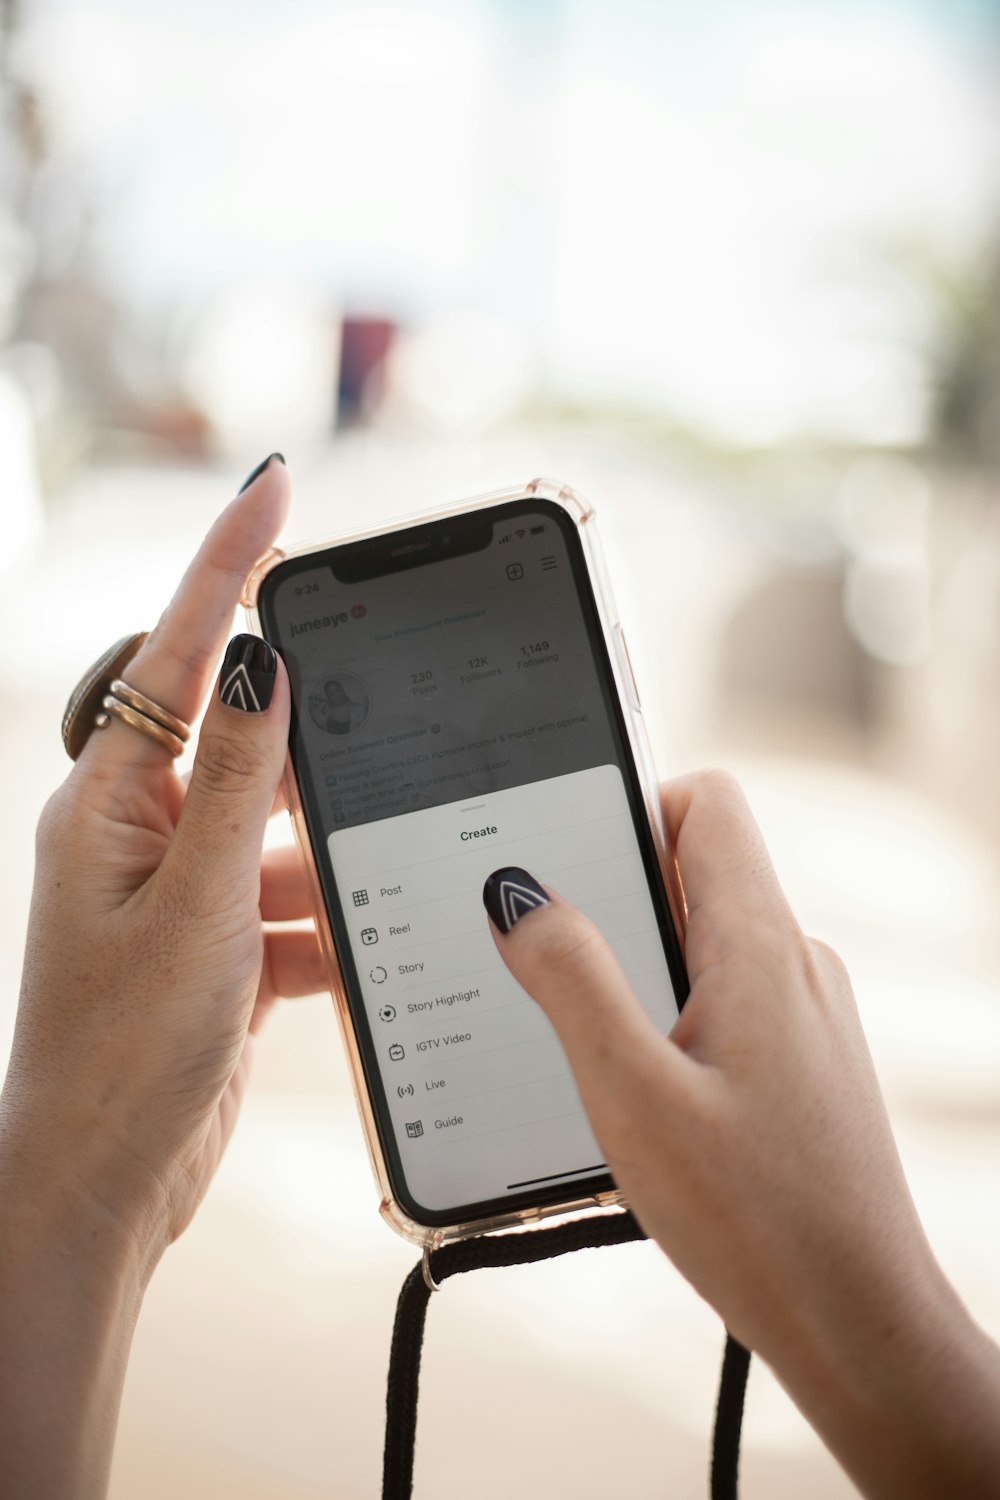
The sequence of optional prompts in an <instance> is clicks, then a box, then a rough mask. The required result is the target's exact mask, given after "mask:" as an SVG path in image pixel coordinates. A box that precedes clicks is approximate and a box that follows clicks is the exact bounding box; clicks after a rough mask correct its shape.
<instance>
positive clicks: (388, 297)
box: [0, 0, 1000, 1500]
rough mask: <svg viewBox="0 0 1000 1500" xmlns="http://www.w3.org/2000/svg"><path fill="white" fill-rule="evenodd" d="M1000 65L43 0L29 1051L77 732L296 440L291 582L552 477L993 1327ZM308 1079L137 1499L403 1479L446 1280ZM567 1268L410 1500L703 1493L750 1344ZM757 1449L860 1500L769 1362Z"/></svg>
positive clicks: (174, 1308)
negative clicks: (843, 1028)
mask: <svg viewBox="0 0 1000 1500" xmlns="http://www.w3.org/2000/svg"><path fill="white" fill-rule="evenodd" d="M998 75H1000V13H998V11H997V8H996V6H995V5H994V4H993V3H992V0H865V3H860V0H859V3H851V0H798V3H795V4H790V3H778V0H741V3H738V4H737V3H726V0H706V3H703V4H701V5H699V6H691V5H685V4H682V3H681V0H660V3H654V0H615V3H614V4H611V3H601V0H461V3H459V0H406V3H399V4H386V3H382V0H364V3H361V0H282V3H281V4H280V5H278V4H276V3H268V0H197V3H196V0H173V4H171V5H170V6H168V7H147V6H137V5H135V4H133V3H129V0H88V4H87V5H85V6H84V5H80V4H78V3H74V0H2V3H0V460H2V465H3V470H2V472H3V485H2V495H3V499H2V515H3V526H4V533H5V537H4V542H5V545H4V548H3V556H2V559H0V631H2V635H3V639H4V642H5V645H4V649H3V653H2V663H0V679H2V688H3V692H4V696H5V701H6V702H7V703H8V712H7V715H6V722H5V727H4V730H3V737H2V741H0V747H2V757H3V761H2V766H3V773H4V774H3V780H2V786H3V791H2V793H0V795H2V798H3V808H2V816H3V827H4V834H5V842H6V847H7V857H6V859H5V861H4V872H3V876H2V892H0V894H2V901H0V924H2V935H3V942H2V944H0V978H2V981H3V982H2V985H0V1041H2V1043H3V1049H4V1053H5V1052H6V1047H7V1045H8V1043H9V1037H10V1032H11V1028H12V1025H13V1015H14V1006H15V996H16V992H17V983H18V976H19V965H20V948H21V943H22V939H23V932H24V925H25V921H26V917H27V904H28V894H29V888H30V871H31V864H32V832H33V826H34V822H35V819H36V817H37V814H38V811H39V809H40V807H41V804H42V802H43V801H44V799H45V797H46V796H47V794H48V792H49V791H50V790H51V789H52V787H53V786H54V785H55V784H56V783H57V782H58V781H59V780H60V779H61V778H62V776H63V775H64V773H65V771H66V768H67V767H66V762H65V760H64V757H63V753H62V749H61V746H60V743H59V734H58V724H59V716H60V713H61V710H62V707H63V704H64V702H65V699H66V696H67V694H68V692H69V690H70V688H71V687H72V686H73V684H74V683H75V681H76V679H77V677H78V676H79V674H80V673H81V671H82V670H83V668H84V667H85V666H86V665H87V664H88V663H89V662H90V661H91V659H92V658H93V657H95V656H96V655H97V654H98V652H99V651H100V650H101V649H103V647H104V646H105V645H107V644H108V642H109V641H111V640H113V639H115V638H117V637H118V636H120V635H122V634H124V633H125V632H128V631H132V630H135V629H138V628H141V627H148V626H149V625H150V624H151V623H152V621H153V620H154V619H155V616H156V613H157V611H158V609H159V607H160V605H161V604H162V602H164V601H165V600H166V598H167V597H168V596H169V593H170V591H171V589H172V587H173V584H174V582H175V581H176V578H177V576H178V575H179V572H180V571H181V569H182V567H183V565H184V564H185V562H186V560H187V558H188V557H189V556H190V554H191V552H192V551H193V549H194V547H195V545H196V544H197V541H198V540H199V538H200V536H201V535H202V533H203V531H204V530H205V528H206V527H207V525H208V524H209V522H210V520H211V519H212V517H213V516H214V514H215V513H216V511H217V510H218V509H219V508H221V506H222V505H223V504H224V503H225V501H226V500H227V499H228V498H229V496H230V495H231V494H232V493H233V492H234V491H235V489H236V487H237V486H238V484H239V482H240V480H241V479H242V477H243V475H244V474H245V473H246V471H248V470H249V469H250V468H251V467H253V465H254V464H255V463H256V462H257V461H258V460H259V459H260V458H261V457H263V455H264V454H266V453H267V452H269V451H271V450H272V449H274V448H280V449H281V450H282V451H283V452H284V453H285V455H286V457H287V458H288V461H289V466H290V470H291V473H292V477H293V482H294V485H295V492H296V501H295V508H294V512H293V516H292V519H291V522H290V525H289V529H288V533H287V538H288V540H289V542H292V543H296V542H302V541H305V540H308V539H310V538H313V537H319V536H322V535H324V534H329V533H332V532H334V531H336V530H338V529H341V528H346V527H358V526H360V525H362V524H365V523H369V522H371V523H373V522H375V521H377V520H379V519H381V518H384V517H388V516H392V515H396V514H405V513H406V512H409V511H414V510H417V509H419V508H422V507H426V506H431V505H436V504H440V503H443V502H445V501H449V500H453V499H456V498H460V497H461V496H463V495H470V494H474V493H476V492H478V491H482V490H488V489H492V488H494V487H498V486H501V485H508V484H514V483H516V482H518V481H521V480H527V479H529V478H531V477H533V476H535V475H536V474H539V473H543V474H549V475H554V476H557V477H559V478H561V479H565V480H568V481H570V482H571V483H573V484H575V485H577V486H579V487H581V488H582V489H583V490H584V491H586V492H589V493H590V495H591V496H592V497H593V499H594V500H595V502H596V505H597V509H598V515H599V518H600V523H601V526H602V530H603V534H604V540H605V545H606V549H607V551H608V553H609V562H610V567H611V572H612V577H613V578H614V579H615V581H616V585H617V591H618V596H619V606H620V609H621V613H622V617H623V619H624V622H625V625H626V629H627V631H628V634H629V637H630V642H631V646H632V655H633V658H634V661H635V666H636V673H637V676H638V679H639V682H640V685H641V687H642V689H643V694H644V702H645V707H646V711H647V714H648V718H649V722H650V729H651V733H652V737H653V741H654V747H655V750H656V754H657V758H658V762H659V765H660V768H661V771H662V772H664V773H669V772H674V771H679V770H684V769H688V768H690V767H693V766H696V765H699V764H704V763H707V762H720V763H723V764H726V765H728V766H730V767H731V768H733V769H734V770H735V771H736V772H737V773H738V774H739V775H740V776H741V777H742V778H743V780H744V782H745V784H746V786H747V788H748V791H749V794H750V797H751V800H752V802H753V804H754V806H755V809H756V810H757V812H758V815H759V817H760V821H761V823H762V826H763V828H764V831H765V834H766V836H767V837H768V839H769V841H770V843H771V845H772V848H773V850H774V854H775V859H776V863H777V865H778V869H779V873H780V874H781V876H782V878H783V880H784V882H785V884H786V887H787V889H788V891H789V894H790V896H791V898H792V901H793V904H794V905H795V907H796V909H797V911H798V912H799V914H800V916H801V917H802V920H803V922H804V923H805V924H806V926H807V927H808V929H809V930H811V931H814V932H816V933H817V934H818V935H821V936H822V937H824V938H826V939H827V940H828V941H829V942H831V943H833V944H834V945H835V946H836V947H838V948H839V949H840V951H841V952H842V954H843V955H844V957H845V959H846V960H847V962H848V965H849V967H850V968H851V971H852V973H853V976H854V979H855V984H856V989H857V992H858V996H859V1000H860V1004H861V1007H862V1013H863V1016H864V1020H865V1025H866V1029H867V1031H868V1034H869V1037H870V1040H871V1045H872V1048H873V1051H874V1053H875V1056H876V1061H877V1064H878V1068H879V1072H880V1076H881V1078H882V1081H883V1084H884V1087H885V1090H886V1093H887V1097H888V1100H889V1105H890V1109H891V1112H892V1116H893V1121H894V1124H895V1127H896V1129H897V1132H898V1136H899V1140H900V1148H901V1151H902V1154H903V1157H904V1160H905V1164H906V1167H907V1171H908V1173H909V1176H910V1179H911V1182H912V1185H913V1190H914V1194H915V1196H916V1198H917V1202H918V1206H919V1208H920V1211H921V1214H922V1215H923V1217H924V1220H925V1222H926V1224H927V1227H928V1232H929V1234H930V1236H931V1239H932V1241H933V1243H934V1246H935V1248H936V1250H937V1252H938V1254H939V1256H940V1257H941V1259H942V1261H943V1263H944V1265H945V1267H946V1269H947V1270H948V1272H949V1274H950V1275H951V1276H952V1277H953V1279H954V1280H955V1281H956V1283H957V1284H958V1286H959V1288H960V1290H961V1292H962V1294H963V1295H964V1296H965V1298H966V1299H967V1301H968V1302H969V1304H970V1306H971V1307H972V1309H973V1311H974V1313H975V1314H976V1316H977V1317H978V1318H979V1319H980V1320H981V1321H982V1322H983V1323H984V1324H985V1326H986V1327H987V1328H988V1329H989V1330H990V1331H991V1332H992V1333H993V1334H994V1335H1000V1255H998V1253H997V1252H998V1249H1000V919H998V905H1000V774H998V768H1000V170H998V168H1000V89H998V82H1000V76H998ZM274 837H275V838H278V839H283V838H285V837H287V833H286V831H285V830H284V829H278V830H276V831H275V834H274ZM267 1043H268V1044H267V1046H265V1047H263V1048H262V1049H261V1052H260V1054H259V1060H260V1067H259V1069H258V1072H257V1077H256V1080H255V1088H254V1091H253V1094H252V1097H251V1099H250V1101H249V1104H248V1107H247V1110H246V1117H245V1119H244V1120H243V1122H242V1125H241V1128H240V1130H239V1131H238V1133H237V1137H236V1139H235V1141H234V1143H233V1146H232V1148H231V1150H230V1154H229V1156H228V1158H227V1161H226V1162H225V1164H224V1166H223V1169H222V1171H221V1173H220V1177H219V1181H218V1183H217V1184H216V1187H215V1189H214V1191H213V1193H212V1194H211V1196H210V1198H209V1201H208V1203H207V1204H206V1206H205V1208H204V1209H203V1210H202V1212H201V1213H200V1215H199V1217H198V1220H197V1222H196V1223H195V1225H194V1226H193V1228H192V1229H191V1230H190V1231H189V1232H188V1233H187V1235H186V1236H185V1237H184V1239H183V1241H182V1242H181V1243H179V1244H178V1245H177V1246H175V1247H174V1248H173V1249H172V1250H171V1251H170V1253H169V1255H168V1257H167V1258H166V1260H165V1262H164V1264H163V1265H162V1267H161V1269H160V1271H159V1272H158V1274H157V1276H156V1278H155V1280H154V1282H153V1285H152V1287H151V1290H150V1292H149V1295H148V1299H147V1304H146V1308H145V1310H144V1314H143V1318H142V1321H141V1324H140V1328H139V1332H138V1336H137V1340H136V1345H135V1349H134V1354H133V1359H132V1364H131V1367H130V1374H129V1381H128V1386H127V1390H126V1395H125V1405H124V1411H123V1417H122V1426H121V1433H120V1441H119V1445H118V1452H117V1457H116V1462H115V1470H114V1478H113V1483H112V1491H111V1493H112V1497H113V1500H126V1497H135V1496H141V1497H143V1500H161V1497H162V1500H166V1497H168V1496H169V1497H171V1500H172V1497H173V1496H175V1495H176V1494H178V1493H183V1494H185V1495H187V1496H189V1497H190V1500H201V1497H204V1500H209V1497H211V1500H228V1497H236V1496H239V1497H240V1500H279V1497H280V1500H290V1497H296V1500H298V1497H301V1500H312V1497H317V1500H318V1497H320V1496H327V1495H337V1496H340V1497H359V1500H361V1497H369V1496H372V1495H375V1494H376V1493H377V1491H378V1482H379V1463H380V1446H381V1403H382V1398H383V1381H384V1374H385V1366H386V1359H387V1352H388V1343H389V1334H390V1329H391V1322H392V1313H393V1303H394V1298H395V1295H396V1292H397V1289H398V1285H399V1283H400V1281H401V1280H402V1277H403V1275H404V1274H405V1272H406V1271H407V1269H408V1268H409V1266H410V1265H411V1263H412V1262H413V1260H414V1252H413V1251H412V1249H410V1248H409V1247H407V1246H406V1245H405V1244H403V1242H401V1241H399V1240H397V1239H396V1238H395V1237H394V1236H393V1235H392V1234H391V1232H390V1231H389V1230H388V1229H387V1228H385V1227H384V1226H383V1225H382V1224H381V1222H380V1221H379V1219H378V1217H377V1213H376V1196H375V1192H374V1188H373V1185H372V1182H371V1180H370V1177H369V1173H368V1167H367V1162H366V1159H365V1156H364V1148H363V1145H362V1138H361V1134H360V1130H359V1128H358V1125H357V1123H356V1120H355V1118H354V1110H353V1104H352V1101H351V1098H350V1092H349V1084H348V1079H347V1074H346V1070H345V1068H344V1065H343V1062H342V1058H341V1054H340V1043H339V1039H338V1037H337V1034H336V1031H335V1026H334V1019H333V1015H332V1011H331V1008H330V1005H329V1002H328V1001H327V1000H325V999H323V998H317V999H315V1000H312V1001H306V1002H299V1003H298V1004H296V1005H294V1006H291V1005H290V1006H288V1007H287V1008H286V1009H285V1011H284V1012H282V1013H281V1014H279V1015H278V1016H277V1017H276V1018H275V1019H274V1020H273V1022H272V1023H271V1031H270V1036H269V1037H268V1039H267ZM736 1251H737V1253H738V1247H736ZM575 1262H576V1263H575V1264H572V1265H570V1264H566V1263H562V1264H560V1265H559V1266H558V1268H557V1269H553V1268H551V1267H534V1268H530V1269H521V1270H509V1271H504V1272H494V1273H481V1274H480V1275H479V1276H477V1277H473V1278H461V1279H460V1282H453V1283H451V1284H450V1285H449V1287H448V1289H447V1292H446V1293H445V1295H444V1296H442V1297H441V1298H440V1299H436V1305H435V1306H433V1309H432V1312H431V1321H430V1328H429V1335H428V1345H427V1353H426V1362H425V1373H424V1383H423V1399H422V1409H421V1426H420V1436H419V1443H418V1461H417V1487H416V1494H417V1496H418V1497H421V1496H431V1495H433V1496H435V1497H436V1500H452V1497H455V1500H457V1497H459V1496H462V1497H464V1496H467V1495H469V1494H472V1493H475V1494H476V1495H479V1496H484V1497H493V1496H497V1497H499V1496H501V1495H503V1496H506V1495H509V1494H510V1493H513V1492H516V1493H519V1494H522V1495H525V1496H533V1495H541V1494H545V1493H556V1494H560V1493H566V1492H568V1491H570V1490H571V1489H572V1493H574V1495H576V1496H577V1497H579V1500H590V1497H594V1500H596V1497H598V1496H602V1497H603V1496H604V1495H605V1494H607V1493H609V1492H619V1491H620V1490H622V1488H623V1487H624V1488H625V1489H626V1490H627V1491H628V1493H629V1494H630V1495H633V1496H635V1497H637V1500H639V1497H650V1500H652V1497H654V1496H660V1495H663V1494H666V1493H673V1494H681V1495H689V1494H690V1495H693V1494H700V1493H704V1492H705V1489H706V1480H705V1474H706V1469H707V1459H708V1433H709V1428H710V1420H711V1411H712V1403H713V1399H714V1390H715V1382H716V1376H717V1365H718V1360H719V1357H720V1355H721V1349H722V1333H721V1330H720V1328H719V1327H718V1326H717V1324H716V1320H715V1318H714V1316H713V1315H712V1314H711V1313H710V1312H709V1311H708V1310H707V1309H706V1308H705V1307H704V1306H703V1305H702V1304H701V1303H700V1302H699V1301H698V1299H697V1298H696V1297H695V1296H694V1294H693V1293H692V1292H691V1291H690V1289H689V1288H688V1287H687V1286H686V1284H685V1283H683V1282H682V1281H681V1280H680V1279H679V1277H677V1276H676V1274H675V1273H674V1272H673V1271H672V1269H671V1268H670V1267H668V1266H667V1265H666V1264H665V1263H664V1262H663V1261H662V1260H661V1258H660V1257H659V1255H658V1253H657V1252H656V1251H655V1250H653V1249H652V1248H651V1247H649V1246H637V1247H629V1248H624V1249H618V1250H615V1251H607V1252H602V1253H600V1254H597V1253H591V1254H589V1255H586V1256H583V1255H581V1256H579V1257H576V1258H575ZM820 1274H822V1272H821V1268H817V1275H820ZM464 1281H468V1283H469V1284H467V1285H463V1284H461V1282H464ZM582 1434H586V1435H587V1436H586V1439H584V1438H583V1437H582V1436H581V1435H582ZM744 1453H745V1458H744V1472H745V1481H744V1490H743V1493H744V1494H745V1495H746V1496H747V1497H749V1500H753V1497H761V1500H763V1497H765V1496H766V1497H778V1500H781V1497H786V1496H787V1497H793V1496H794V1497H799V1496H802V1495H805V1494H808V1495H809V1496H811V1497H815V1500H833V1497H844V1496H848V1495H850V1494H851V1493H852V1489H851V1486H850V1485H849V1484H848V1483H847V1481H846V1480H845V1479H844V1478H843V1477H842V1476H841V1475H840V1474H839V1472H838V1471H837V1469H836V1467H835V1465H834V1464H833V1462H832V1460H831V1459H830V1458H829V1456H828V1455H827V1454H826V1453H825V1451H824V1450H823V1449H822V1447H821V1446H820V1445H819V1443H818V1441H817V1440H816V1439H815V1437H814V1436H813V1435H812V1434H811V1432H810V1431H809V1429H808V1428H807V1427H806V1426H805V1424H804V1423H803V1422H802V1420H801V1418H799V1416H798V1415H797V1413H796V1412H795V1410H794V1408H793V1407H792V1406H791V1404H790V1403H789V1401H788V1400H787V1398H786V1397H785V1396H784V1394H783V1393H782V1392H781V1390H780V1389H779V1388H778V1387H777V1385H776V1384H775V1382H774V1381H773V1379H772V1378H771V1376H770V1375H769V1374H768V1372H767V1371H766V1370H764V1369H762V1368H759V1367H757V1368H755V1369H754V1371H753V1372H752V1376H751V1382H750V1394H749V1403H748V1411H747V1419H746V1427H745V1441H744Z"/></svg>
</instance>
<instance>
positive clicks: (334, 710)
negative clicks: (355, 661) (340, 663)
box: [308, 672, 372, 734]
mask: <svg viewBox="0 0 1000 1500" xmlns="http://www.w3.org/2000/svg"><path fill="white" fill-rule="evenodd" d="M308 704H309V717H310V718H311V719H312V721H313V723H314V724H315V725H316V727H317V729H322V730H323V732H324V733H325V734H353V733H354V731H355V730H356V729H360V728H361V726H362V724H363V723H364V722H365V720H366V719H367V717H368V714H369V711H370V709H371V706H372V700H371V694H370V693H369V691H368V689H367V688H366V687H365V684H364V683H363V682H362V681H361V678H360V677H355V676H354V675H353V673H351V672H333V673H331V674H330V676H329V677H319V678H317V679H316V681H315V682H313V683H312V684H311V685H310V688H309V697H308Z"/></svg>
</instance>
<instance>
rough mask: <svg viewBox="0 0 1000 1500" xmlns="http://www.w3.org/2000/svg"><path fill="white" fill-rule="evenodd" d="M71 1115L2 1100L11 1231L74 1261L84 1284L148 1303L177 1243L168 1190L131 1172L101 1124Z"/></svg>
mask: <svg viewBox="0 0 1000 1500" xmlns="http://www.w3.org/2000/svg"><path fill="white" fill-rule="evenodd" d="M7 1092H8V1094H9V1090H8V1091H7ZM67 1116H68V1112H67V1111H66V1110H65V1108H64V1109H63V1110H62V1111H61V1112H57V1111H56V1110H55V1109H52V1110H50V1109H48V1108H46V1107H45V1105H44V1103H43V1102H40V1101H36V1102H35V1103H34V1104H33V1106H32V1107H31V1108H30V1109H27V1108H21V1109H18V1108H16V1107H14V1106H13V1105H12V1104H11V1103H10V1101H9V1097H3V1098H0V1204H2V1205H3V1210H2V1215H3V1222H4V1226H5V1231H6V1233H7V1234H8V1235H9V1236H11V1237H12V1240H13V1242H14V1243H16V1244H18V1245H22V1244H23V1245H24V1246H32V1247H34V1248H35V1249H36V1250H37V1249H38V1248H39V1247H41V1246H44V1247H45V1248H46V1252H47V1253H48V1254H50V1255H58V1254H60V1253H63V1254H65V1255H66V1256H68V1257H70V1258H71V1259H72V1262H73V1264H74V1265H75V1266H76V1268H77V1271H78V1274H79V1276H80V1278H81V1279H84V1278H85V1279H86V1280H87V1281H88V1282H92V1283H95V1284H98V1283H100V1282H102V1281H106V1282H108V1283H111V1284H114V1285H115V1286H117V1287H121V1288H128V1289H129V1291H130V1295H132V1296H133V1297H135V1298H137V1299H140V1300H141V1296H142V1293H143V1291H144V1290H145V1287H146V1285H147V1284H148V1282H149V1278H150V1276H151V1275H152V1273H153V1271H154V1269H155V1268H156V1265H157V1263H158V1261H159V1258H160V1256H161V1255H162V1253H163V1250H164V1248H165V1247H166V1244H167V1243H168V1240H169V1235H168V1233H167V1231H166V1228H165V1218H166V1216H165V1210H164V1201H163V1193H162V1189H161V1187H160V1185H159V1184H158V1183H156V1182H154V1181H151V1180H150V1174H149V1173H148V1172H145V1171H144V1170H143V1169H142V1168H141V1166H140V1164H139V1163H133V1164H131V1166H130V1167H127V1168H126V1167H125V1166H123V1164H122V1163H121V1162H120V1161H119V1159H118V1153H117V1151H116V1150H115V1149H114V1147H113V1144H112V1143H111V1142H109V1140H108V1138H107V1133H106V1131H105V1129H104V1128H103V1127H102V1126H101V1125H99V1124H98V1123H96V1122H90V1121H87V1120H84V1119H76V1120H70V1119H69V1118H68V1117H67ZM40 1122H42V1123H40Z"/></svg>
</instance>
